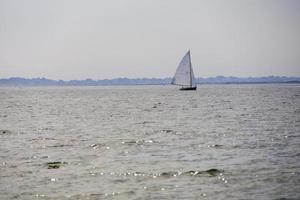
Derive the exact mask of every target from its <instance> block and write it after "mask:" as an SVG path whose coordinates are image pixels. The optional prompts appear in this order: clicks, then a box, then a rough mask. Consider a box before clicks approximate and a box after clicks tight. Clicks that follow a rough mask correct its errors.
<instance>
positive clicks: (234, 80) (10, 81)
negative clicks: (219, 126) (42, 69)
mask: <svg viewBox="0 0 300 200" xmlns="http://www.w3.org/2000/svg"><path fill="white" fill-rule="evenodd" d="M171 80H172V78H135V79H129V78H115V79H104V80H93V79H85V80H70V81H64V80H52V79H46V78H32V79H29V78H21V77H11V78H6V79H5V78H4V79H0V87H1V86H2V87H14V86H27V87H30V86H32V87H34V86H118V85H119V86H122V85H124V86H129V85H169V84H170V83H171ZM196 82H197V84H272V83H273V84H276V83H277V84H279V83H280V84H300V77H286V76H266V77H248V78H241V77H233V76H229V77H225V76H216V77H209V78H196Z"/></svg>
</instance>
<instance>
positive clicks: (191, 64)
mask: <svg viewBox="0 0 300 200" xmlns="http://www.w3.org/2000/svg"><path fill="white" fill-rule="evenodd" d="M189 58H190V87H192V62H191V52H190V50H189Z"/></svg>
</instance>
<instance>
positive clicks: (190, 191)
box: [0, 84, 300, 200]
mask: <svg viewBox="0 0 300 200" xmlns="http://www.w3.org/2000/svg"><path fill="white" fill-rule="evenodd" d="M0 140H1V145H0V199H1V200H2V199H3V200H6V199H25V200H27V199H28V200H29V199H30V200H32V199H43V200H44V199H45V200H47V199H82V200H94V199H136V200H138V199H156V200H161V199H180V200H181V199H213V200H218V199H264V200H268V199H272V200H279V199H281V200H283V199H294V200H296V199H300V85H299V84H250V85H199V86H198V90H197V91H179V90H178V88H177V87H176V86H104V87H28V88H26V87H24V88H17V87H11V88H4V87H2V88H0Z"/></svg>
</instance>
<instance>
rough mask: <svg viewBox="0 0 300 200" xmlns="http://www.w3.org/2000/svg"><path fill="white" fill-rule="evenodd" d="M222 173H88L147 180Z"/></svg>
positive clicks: (217, 170)
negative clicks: (146, 178) (145, 178)
mask: <svg viewBox="0 0 300 200" xmlns="http://www.w3.org/2000/svg"><path fill="white" fill-rule="evenodd" d="M222 173H224V170H220V169H216V168H212V169H208V170H204V171H199V170H190V171H169V172H161V173H143V172H126V173H114V172H108V173H104V172H95V171H90V174H92V175H93V176H95V175H96V174H98V175H101V176H105V175H106V176H116V177H122V176H126V177H128V176H133V177H148V178H174V177H184V176H193V177H201V176H211V177H213V176H219V175H222Z"/></svg>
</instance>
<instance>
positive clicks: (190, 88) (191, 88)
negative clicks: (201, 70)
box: [180, 87, 197, 90]
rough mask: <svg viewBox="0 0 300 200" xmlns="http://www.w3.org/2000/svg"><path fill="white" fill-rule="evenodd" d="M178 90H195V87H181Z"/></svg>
mask: <svg viewBox="0 0 300 200" xmlns="http://www.w3.org/2000/svg"><path fill="white" fill-rule="evenodd" d="M180 90H197V87H183V88H180Z"/></svg>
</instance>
